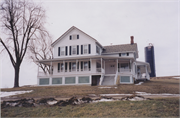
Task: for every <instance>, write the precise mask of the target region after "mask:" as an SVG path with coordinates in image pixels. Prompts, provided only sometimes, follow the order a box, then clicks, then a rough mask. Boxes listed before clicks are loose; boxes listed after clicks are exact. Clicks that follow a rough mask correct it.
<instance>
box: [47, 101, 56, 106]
mask: <svg viewBox="0 0 180 118" xmlns="http://www.w3.org/2000/svg"><path fill="white" fill-rule="evenodd" d="M47 103H48V104H49V105H54V104H56V103H57V101H47Z"/></svg>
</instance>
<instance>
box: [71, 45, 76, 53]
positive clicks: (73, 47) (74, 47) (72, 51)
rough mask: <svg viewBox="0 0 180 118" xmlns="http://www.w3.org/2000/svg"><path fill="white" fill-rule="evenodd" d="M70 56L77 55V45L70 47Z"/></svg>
mask: <svg viewBox="0 0 180 118" xmlns="http://www.w3.org/2000/svg"><path fill="white" fill-rule="evenodd" d="M73 49H75V50H73ZM74 51H75V53H74ZM71 54H72V55H77V45H73V46H72V50H71Z"/></svg>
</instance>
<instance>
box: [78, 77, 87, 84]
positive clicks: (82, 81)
mask: <svg viewBox="0 0 180 118" xmlns="http://www.w3.org/2000/svg"><path fill="white" fill-rule="evenodd" d="M78 83H89V76H85V77H79V78H78Z"/></svg>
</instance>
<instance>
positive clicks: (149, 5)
mask: <svg viewBox="0 0 180 118" xmlns="http://www.w3.org/2000/svg"><path fill="white" fill-rule="evenodd" d="M34 1H35V0H34ZM36 2H37V1H36ZM43 5H44V7H45V9H46V11H47V14H46V15H47V20H46V21H47V24H46V28H47V29H48V31H49V32H50V34H51V35H52V37H53V41H55V40H56V39H57V38H58V37H60V36H61V35H62V34H63V33H64V32H65V31H67V30H68V29H69V28H70V27H72V26H76V27H77V28H79V29H81V30H82V31H84V32H86V33H87V34H89V35H90V36H92V37H93V38H95V39H97V40H98V41H99V42H100V43H101V44H102V45H104V46H105V45H110V43H112V44H113V45H116V44H127V43H130V36H134V42H135V43H137V44H138V51H139V58H138V60H139V61H145V58H144V56H145V55H144V47H146V46H148V44H149V43H152V44H153V45H154V48H155V64H156V75H157V76H171V75H180V68H179V67H180V63H179V60H180V58H179V53H180V48H179V43H180V41H179V34H178V33H179V24H178V21H179V20H178V14H179V12H178V11H179V8H178V7H179V6H178V5H179V2H178V0H155V1H153V0H116V1H112V0H111V1H110V0H106V1H103V0H102V1H97V0H94V1H90V0H89V1H81V0H78V1H60V0H43ZM0 67H1V68H0V72H1V73H0V79H1V88H2V87H3V88H4V87H13V84H14V70H13V67H12V65H11V62H10V60H9V57H8V55H6V56H5V55H1V57H0ZM29 84H37V66H36V65H35V64H34V63H32V62H31V61H30V60H27V59H26V58H25V59H24V62H23V63H22V66H21V70H20V86H22V85H29Z"/></svg>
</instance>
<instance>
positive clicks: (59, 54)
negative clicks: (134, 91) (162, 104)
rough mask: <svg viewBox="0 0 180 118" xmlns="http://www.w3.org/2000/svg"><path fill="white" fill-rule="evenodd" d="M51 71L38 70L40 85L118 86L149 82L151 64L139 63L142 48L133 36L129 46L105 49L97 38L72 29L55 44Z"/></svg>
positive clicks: (46, 63) (42, 62)
mask: <svg viewBox="0 0 180 118" xmlns="http://www.w3.org/2000/svg"><path fill="white" fill-rule="evenodd" d="M52 48H53V57H52V59H47V60H39V61H37V63H39V64H45V65H49V66H50V67H51V69H50V70H51V72H50V74H49V73H46V74H45V73H44V72H43V71H41V70H40V68H39V67H38V76H37V83H38V85H40V86H43V85H46V86H47V85H118V84H133V83H134V82H135V81H137V80H138V79H146V80H149V79H150V76H149V73H150V72H151V70H150V66H149V63H146V62H140V61H137V58H138V48H137V44H136V43H134V37H133V36H131V38H130V43H129V44H121V45H109V46H102V45H101V44H100V43H99V42H98V41H97V40H96V39H94V38H93V37H91V36H89V35H88V34H86V33H85V32H83V31H81V30H80V29H78V28H76V27H75V26H72V27H71V28H70V29H69V30H67V31H66V32H65V33H64V34H63V35H62V36H60V37H59V38H58V39H57V40H56V41H54V42H53V43H52Z"/></svg>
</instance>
